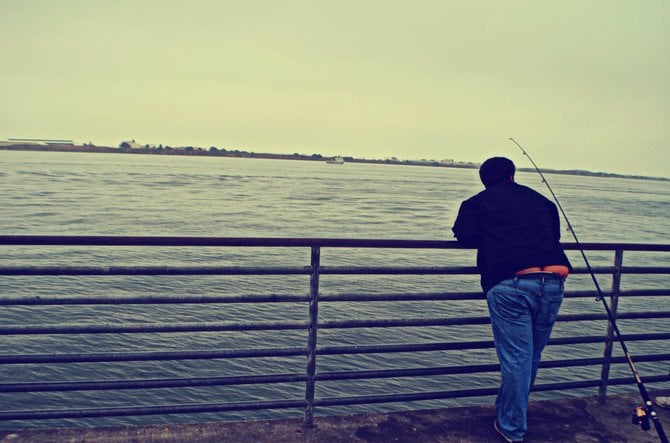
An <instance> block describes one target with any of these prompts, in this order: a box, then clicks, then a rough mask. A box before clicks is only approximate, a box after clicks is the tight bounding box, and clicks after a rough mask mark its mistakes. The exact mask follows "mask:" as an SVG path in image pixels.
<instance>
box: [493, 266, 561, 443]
mask: <svg viewBox="0 0 670 443" xmlns="http://www.w3.org/2000/svg"><path fill="white" fill-rule="evenodd" d="M486 300H487V301H488V306H489V313H490V315H491V326H492V329H493V340H494V342H495V347H496V353H497V354H498V359H499V360H500V372H501V377H502V381H501V384H500V390H499V392H498V397H497V398H496V412H497V418H498V425H499V427H500V428H501V429H502V430H503V432H504V433H505V434H506V435H507V436H508V437H510V438H511V439H512V440H521V439H523V436H524V434H525V433H526V429H527V427H526V409H527V408H528V396H529V395H530V389H531V387H532V386H533V383H534V382H535V376H536V375H537V368H538V366H539V364H540V357H541V355H542V350H543V349H544V347H545V345H546V344H547V342H548V341H549V335H550V334H551V329H552V327H553V326H554V322H555V321H556V316H557V315H558V310H559V308H560V307H561V302H562V301H563V279H562V278H560V277H558V276H541V275H537V274H535V275H533V276H524V277H514V278H510V279H507V280H503V281H501V282H500V283H498V284H497V285H495V286H494V287H493V288H491V289H490V290H489V291H488V293H487V294H486Z"/></svg>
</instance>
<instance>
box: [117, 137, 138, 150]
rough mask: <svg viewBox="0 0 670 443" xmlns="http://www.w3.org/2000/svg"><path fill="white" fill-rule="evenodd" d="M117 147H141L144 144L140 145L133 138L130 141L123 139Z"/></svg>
mask: <svg viewBox="0 0 670 443" xmlns="http://www.w3.org/2000/svg"><path fill="white" fill-rule="evenodd" d="M119 148H121V149H142V148H144V146H142V145H141V144H140V143H137V142H136V141H135V140H134V139H133V140H131V141H123V142H121V143H120V144H119Z"/></svg>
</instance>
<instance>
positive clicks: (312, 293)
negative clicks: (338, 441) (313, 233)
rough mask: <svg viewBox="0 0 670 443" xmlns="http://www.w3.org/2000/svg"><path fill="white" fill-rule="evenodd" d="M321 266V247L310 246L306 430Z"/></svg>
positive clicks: (311, 405)
mask: <svg viewBox="0 0 670 443" xmlns="http://www.w3.org/2000/svg"><path fill="white" fill-rule="evenodd" d="M320 266H321V247H320V246H312V258H311V268H312V272H311V274H310V278H309V335H308V337H307V381H306V384H305V400H306V401H307V405H306V406H305V423H304V426H305V427H306V428H311V427H313V426H314V390H315V387H316V337H317V335H316V334H317V330H318V321H319V267H320Z"/></svg>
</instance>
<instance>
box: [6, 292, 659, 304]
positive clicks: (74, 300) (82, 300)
mask: <svg viewBox="0 0 670 443" xmlns="http://www.w3.org/2000/svg"><path fill="white" fill-rule="evenodd" d="M597 295H598V292H597V291H595V290H593V291H566V292H565V298H593V297H596V296H597ZM602 295H603V296H605V297H611V296H613V295H614V292H613V291H602ZM618 295H619V297H621V298H625V297H661V296H668V295H670V289H634V290H626V291H620V292H619V294H618ZM482 299H483V296H482V293H481V291H470V292H421V293H395V294H335V295H322V296H320V297H319V302H320V303H329V302H330V303H332V302H390V301H449V300H482ZM308 301H309V295H284V294H271V295H237V296H235V295H225V296H203V295H186V296H173V295H167V296H163V295H148V296H139V297H126V296H108V295H100V296H94V297H90V296H87V297H80V296H75V297H66V296H38V297H35V296H23V297H21V296H2V295H0V306H19V305H20V306H32V305H144V304H210V303H211V304H229V303H230V304H233V303H304V302H308Z"/></svg>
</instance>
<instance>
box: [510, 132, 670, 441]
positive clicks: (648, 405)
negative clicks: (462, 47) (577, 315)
mask: <svg viewBox="0 0 670 443" xmlns="http://www.w3.org/2000/svg"><path fill="white" fill-rule="evenodd" d="M510 140H511V141H512V142H513V143H514V144H515V145H517V146H518V147H519V149H521V152H523V155H525V156H526V157H528V160H530V162H531V164H532V165H533V167H534V168H535V171H537V173H538V174H540V178H542V182H543V183H544V184H545V185H546V186H547V189H549V192H550V193H551V196H552V197H553V198H554V201H555V202H556V206H557V207H558V209H559V210H560V211H561V214H562V215H563V218H564V219H565V222H566V224H567V226H568V230H569V231H570V233H571V234H572V237H573V238H574V239H575V244H576V245H577V249H579V252H580V253H581V255H582V258H583V259H584V263H585V264H586V268H587V270H588V272H589V274H590V275H591V279H592V280H593V284H594V285H595V287H596V292H597V293H598V297H597V298H596V301H602V303H603V306H604V308H605V312H607V318H608V319H609V322H610V325H611V326H612V331H614V335H616V338H617V341H618V342H619V344H620V345H621V349H622V350H623V353H624V355H625V356H626V360H627V361H628V366H630V370H631V371H632V372H633V377H634V378H635V383H636V384H637V387H638V390H639V391H640V396H641V397H642V400H643V402H644V409H645V411H646V412H647V414H648V417H650V418H651V420H652V422H653V423H654V427H655V428H656V433H657V434H658V437H659V438H660V439H661V443H668V437H667V436H666V435H665V431H664V430H663V425H662V424H661V421H660V420H659V418H658V414H657V413H656V411H655V410H654V404H653V402H652V401H651V398H650V397H649V394H648V393H647V389H646V388H645V386H644V384H643V383H642V379H641V378H640V374H639V373H638V371H637V368H636V367H635V363H634V362H633V357H632V356H631V355H630V353H629V352H628V346H626V342H624V340H623V337H622V336H621V332H620V331H619V327H618V326H617V324H616V320H615V319H614V316H613V315H612V311H611V310H610V307H609V305H608V304H607V301H605V297H604V296H603V292H602V290H601V289H600V285H599V284H598V279H597V278H596V275H595V273H594V272H593V269H592V268H591V264H590V263H589V259H588V258H587V257H586V253H585V252H584V248H582V245H581V243H580V242H579V239H578V238H577V234H576V233H575V230H574V229H573V228H572V224H571V223H570V219H568V216H567V214H566V213H565V211H564V210H563V207H562V206H561V202H560V201H559V200H558V197H556V194H554V190H553V189H551V186H550V185H549V182H548V181H547V179H546V178H545V177H544V174H542V171H540V168H538V167H537V165H536V164H535V162H534V161H533V159H532V158H531V157H530V155H528V153H527V152H526V150H525V149H523V147H522V146H521V145H520V144H519V143H517V141H516V140H514V138H512V137H510ZM633 422H634V423H636V424H641V425H642V427H643V429H645V423H646V425H647V426H646V429H649V427H648V419H647V420H646V421H645V419H644V417H642V418H639V419H638V420H637V421H636V420H635V416H634V417H633Z"/></svg>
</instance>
